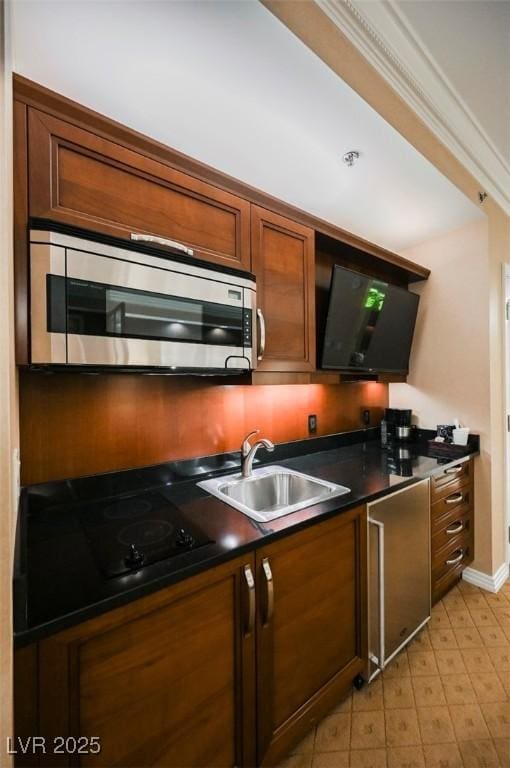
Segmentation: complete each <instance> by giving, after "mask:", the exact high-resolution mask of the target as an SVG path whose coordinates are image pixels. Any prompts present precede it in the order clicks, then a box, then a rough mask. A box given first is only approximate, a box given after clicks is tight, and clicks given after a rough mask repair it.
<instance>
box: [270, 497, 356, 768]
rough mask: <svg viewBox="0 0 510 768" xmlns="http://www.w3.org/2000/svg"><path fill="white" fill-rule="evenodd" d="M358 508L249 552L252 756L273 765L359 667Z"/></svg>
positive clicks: (334, 701) (331, 703)
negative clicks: (253, 592)
mask: <svg viewBox="0 0 510 768" xmlns="http://www.w3.org/2000/svg"><path fill="white" fill-rule="evenodd" d="M365 510H366V508H365V507H364V506H363V507H357V508H356V509H353V510H351V511H350V512H346V513H344V514H342V515H339V516H338V517H335V518H333V519H330V520H327V521H326V522H324V523H320V524H318V525H315V526H313V527H311V528H307V529H306V530H304V531H302V532H301V533H297V534H295V535H294V536H289V537H287V538H285V539H282V540H280V541H277V542H275V543H274V544H270V545H269V546H267V547H264V548H262V549H260V550H258V551H257V554H256V565H257V578H258V593H259V600H258V607H259V611H258V624H257V722H258V739H257V757H258V763H257V764H258V765H274V764H276V763H277V762H278V760H279V759H280V758H281V757H283V756H284V755H285V754H286V753H287V752H288V750H289V748H290V747H292V746H293V745H294V744H295V743H296V741H298V739H299V738H300V737H302V736H304V735H305V734H306V733H307V732H308V731H309V730H310V728H311V727H312V726H313V724H314V723H316V722H317V721H318V720H319V719H320V718H322V717H323V716H324V715H325V714H326V713H327V712H328V711H329V710H330V709H331V708H332V707H333V706H334V705H335V704H337V703H338V702H339V700H340V699H341V697H342V695H343V694H344V693H345V692H346V691H347V690H349V689H350V687H351V686H352V682H353V680H354V678H355V677H356V676H357V675H358V674H360V673H361V672H362V671H363V670H364V668H365V664H366V661H365V659H366V653H367V650H366V631H364V628H365V627H366V601H365V594H366V582H365V579H366V527H367V523H366V511H365Z"/></svg>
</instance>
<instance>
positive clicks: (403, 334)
mask: <svg viewBox="0 0 510 768" xmlns="http://www.w3.org/2000/svg"><path fill="white" fill-rule="evenodd" d="M418 301H419V296H417V295H416V294H415V293H411V292H410V291H408V290H406V289H405V288H400V287H398V286H396V285H391V284H390V283H386V282H385V281H384V280H380V279H379V278H375V277H370V276H368V275H362V274H360V273H359V272H354V271H353V270H350V269H345V267H339V266H335V267H334V269H333V274H332V277H331V288H330V293H329V307H328V313H327V318H326V328H325V333H324V343H323V348H322V368H329V369H335V370H342V371H363V372H382V373H407V372H408V370H409V355H410V352H411V343H412V340H413V333H414V326H415V323H416V313H417V311H418Z"/></svg>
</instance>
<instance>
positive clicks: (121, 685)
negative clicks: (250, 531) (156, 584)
mask: <svg viewBox="0 0 510 768" xmlns="http://www.w3.org/2000/svg"><path fill="white" fill-rule="evenodd" d="M245 567H248V568H250V569H252V568H253V562H252V556H251V555H248V556H247V557H246V558H242V559H238V560H235V561H233V562H231V563H227V564H225V565H223V566H219V567H218V568H215V569H213V570H212V571H208V572H207V573H204V574H201V575H199V576H197V577H193V578H192V579H190V580H189V581H186V582H183V583H181V584H178V585H176V586H175V587H170V588H168V589H166V590H163V591H162V592H158V593H156V594H155V595H152V596H150V597H149V598H144V599H142V600H141V601H138V604H139V605H138V604H137V603H131V604H129V605H128V606H126V607H125V608H121V609H117V610H115V611H112V612H110V613H109V614H105V615H104V616H102V617H100V618H98V619H93V620H91V621H89V622H86V623H84V624H82V625H79V626H78V627H74V628H72V629H70V630H66V631H64V632H61V633H60V634H59V635H56V636H53V637H51V638H49V639H46V640H43V641H41V643H40V648H39V686H40V691H39V697H40V698H39V708H40V727H41V733H42V734H43V735H44V736H45V737H46V739H47V744H50V743H53V739H54V737H55V736H59V735H62V736H72V737H91V736H98V737H99V738H100V742H101V751H100V753H99V754H85V753H84V754H76V753H74V754H71V755H70V754H64V755H56V754H52V753H50V754H47V755H45V757H44V759H43V760H42V762H41V765H42V766H45V765H52V766H53V765H59V766H68V765H77V766H83V767H85V766H87V768H88V767H89V766H90V767H94V768H95V767H97V768H99V767H101V768H116V767H117V768H135V767H136V768H146V767H147V768H148V767H149V766H151V768H152V766H158V767H159V768H189V767H190V766H193V767H195V766H201V767H203V768H212V767H213V766H218V767H220V768H225V767H227V766H242V765H253V761H254V756H253V751H254V738H253V737H254V731H255V722H254V717H255V705H254V695H255V693H254V679H255V657H254V589H253V592H252V593H251V595H252V600H251V603H250V599H249V598H250V591H249V587H248V581H247V579H246V574H245ZM250 608H251V611H250ZM250 616H251V618H250Z"/></svg>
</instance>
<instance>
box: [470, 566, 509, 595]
mask: <svg viewBox="0 0 510 768" xmlns="http://www.w3.org/2000/svg"><path fill="white" fill-rule="evenodd" d="M462 578H463V579H464V581H467V582H468V583H469V584H473V585H474V586H475V587H481V588H482V589H486V590H487V592H499V590H500V589H501V587H502V586H503V584H504V583H505V581H506V580H507V579H508V563H503V565H501V566H500V567H499V568H498V570H497V571H496V573H495V574H493V575H492V576H488V575H487V574H486V573H482V571H475V569H474V568H465V569H464V570H463V571H462Z"/></svg>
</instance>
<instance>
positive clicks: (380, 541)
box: [368, 517, 386, 671]
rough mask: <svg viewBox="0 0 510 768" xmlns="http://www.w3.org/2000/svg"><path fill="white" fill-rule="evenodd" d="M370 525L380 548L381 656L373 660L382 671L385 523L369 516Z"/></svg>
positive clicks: (384, 664)
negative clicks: (374, 527)
mask: <svg viewBox="0 0 510 768" xmlns="http://www.w3.org/2000/svg"><path fill="white" fill-rule="evenodd" d="M368 522H369V523H370V525H375V526H376V528H377V549H378V560H379V563H378V565H379V567H378V574H377V581H378V588H379V658H378V659H377V661H376V660H375V659H374V658H373V657H372V661H374V663H376V664H377V666H378V667H379V669H380V670H381V671H382V670H383V669H384V668H385V666H386V662H385V658H384V657H385V653H386V649H385V647H384V633H385V618H384V610H385V605H384V523H381V522H380V521H379V520H374V519H373V518H372V517H369V518H368Z"/></svg>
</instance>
